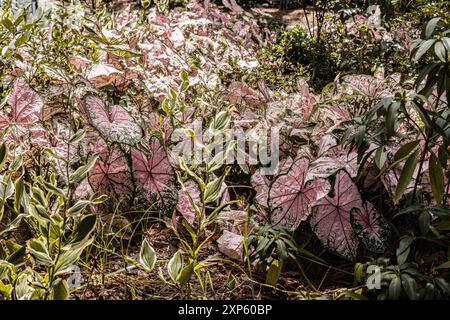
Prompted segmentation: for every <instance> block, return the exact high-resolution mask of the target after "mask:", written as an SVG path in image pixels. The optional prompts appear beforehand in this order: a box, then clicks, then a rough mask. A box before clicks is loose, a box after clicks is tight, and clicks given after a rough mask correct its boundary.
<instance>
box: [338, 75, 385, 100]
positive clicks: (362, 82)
mask: <svg viewBox="0 0 450 320" xmlns="http://www.w3.org/2000/svg"><path fill="white" fill-rule="evenodd" d="M343 80H344V82H346V83H347V84H348V85H349V86H350V88H352V89H353V90H355V91H356V92H358V93H359V94H362V95H364V96H367V97H371V98H378V97H381V96H383V95H385V94H387V93H388V91H389V89H390V86H389V83H387V82H386V81H383V80H380V79H378V78H376V77H373V76H370V75H365V74H358V75H348V76H345V77H343Z"/></svg>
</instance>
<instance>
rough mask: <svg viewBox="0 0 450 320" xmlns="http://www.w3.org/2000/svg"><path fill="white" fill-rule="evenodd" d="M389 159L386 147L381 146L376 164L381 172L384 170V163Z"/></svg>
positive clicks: (376, 157)
mask: <svg viewBox="0 0 450 320" xmlns="http://www.w3.org/2000/svg"><path fill="white" fill-rule="evenodd" d="M386 159H387V153H386V152H385V151H384V146H381V147H379V148H378V149H377V151H376V152H375V159H374V160H375V164H376V166H377V167H378V169H380V170H381V168H383V166H384V163H385V162H386Z"/></svg>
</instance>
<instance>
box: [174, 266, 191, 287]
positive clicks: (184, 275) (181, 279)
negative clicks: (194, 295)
mask: <svg viewBox="0 0 450 320" xmlns="http://www.w3.org/2000/svg"><path fill="white" fill-rule="evenodd" d="M193 272H194V262H191V263H190V264H188V265H187V266H186V267H184V268H183V270H181V272H180V274H179V275H178V279H177V282H178V283H179V284H180V286H185V285H186V284H187V283H188V282H189V280H190V279H191V277H192V273H193Z"/></svg>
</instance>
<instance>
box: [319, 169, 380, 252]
mask: <svg viewBox="0 0 450 320" xmlns="http://www.w3.org/2000/svg"><path fill="white" fill-rule="evenodd" d="M333 193H334V195H333V197H331V196H326V197H323V198H322V199H320V200H319V201H317V203H316V204H315V205H314V207H313V209H312V215H311V219H310V224H311V227H312V228H313V230H314V232H315V233H316V235H317V237H318V238H319V239H320V240H321V241H322V242H323V244H324V245H325V246H327V247H328V248H330V249H331V250H333V251H335V252H337V253H338V254H340V255H342V256H344V257H347V258H353V257H355V255H356V250H357V249H358V245H359V241H360V240H359V237H361V238H362V239H364V240H363V243H365V244H370V245H372V244H375V246H374V248H373V249H374V250H375V251H381V250H380V247H382V246H383V244H384V242H383V241H382V240H380V239H384V237H385V230H384V228H385V227H386V226H385V224H384V223H380V221H382V218H381V217H380V216H379V213H378V212H377V211H376V210H375V208H374V207H373V206H372V205H370V204H364V202H363V200H362V199H361V196H360V194H359V191H358V188H357V187H356V185H355V184H354V183H353V181H352V179H351V178H350V176H349V175H348V173H347V172H345V171H344V170H341V171H339V172H338V173H337V174H336V177H335V183H334V192H333ZM352 212H355V214H354V215H353V214H352ZM352 221H355V222H356V224H357V228H356V230H355V229H354V224H353V223H352ZM369 249H371V248H369Z"/></svg>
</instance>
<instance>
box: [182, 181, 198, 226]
mask: <svg viewBox="0 0 450 320" xmlns="http://www.w3.org/2000/svg"><path fill="white" fill-rule="evenodd" d="M184 188H185V191H183V190H179V191H178V204H177V210H178V211H179V212H180V213H181V214H182V215H183V217H184V218H185V219H186V221H187V222H189V223H190V224H193V223H194V221H195V217H196V212H195V209H194V207H193V206H192V204H191V201H192V202H193V203H194V204H196V205H198V204H200V203H201V198H200V191H199V189H198V186H197V184H196V183H195V182H194V181H193V180H189V181H187V182H186V183H185V184H184ZM189 197H191V199H189Z"/></svg>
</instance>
